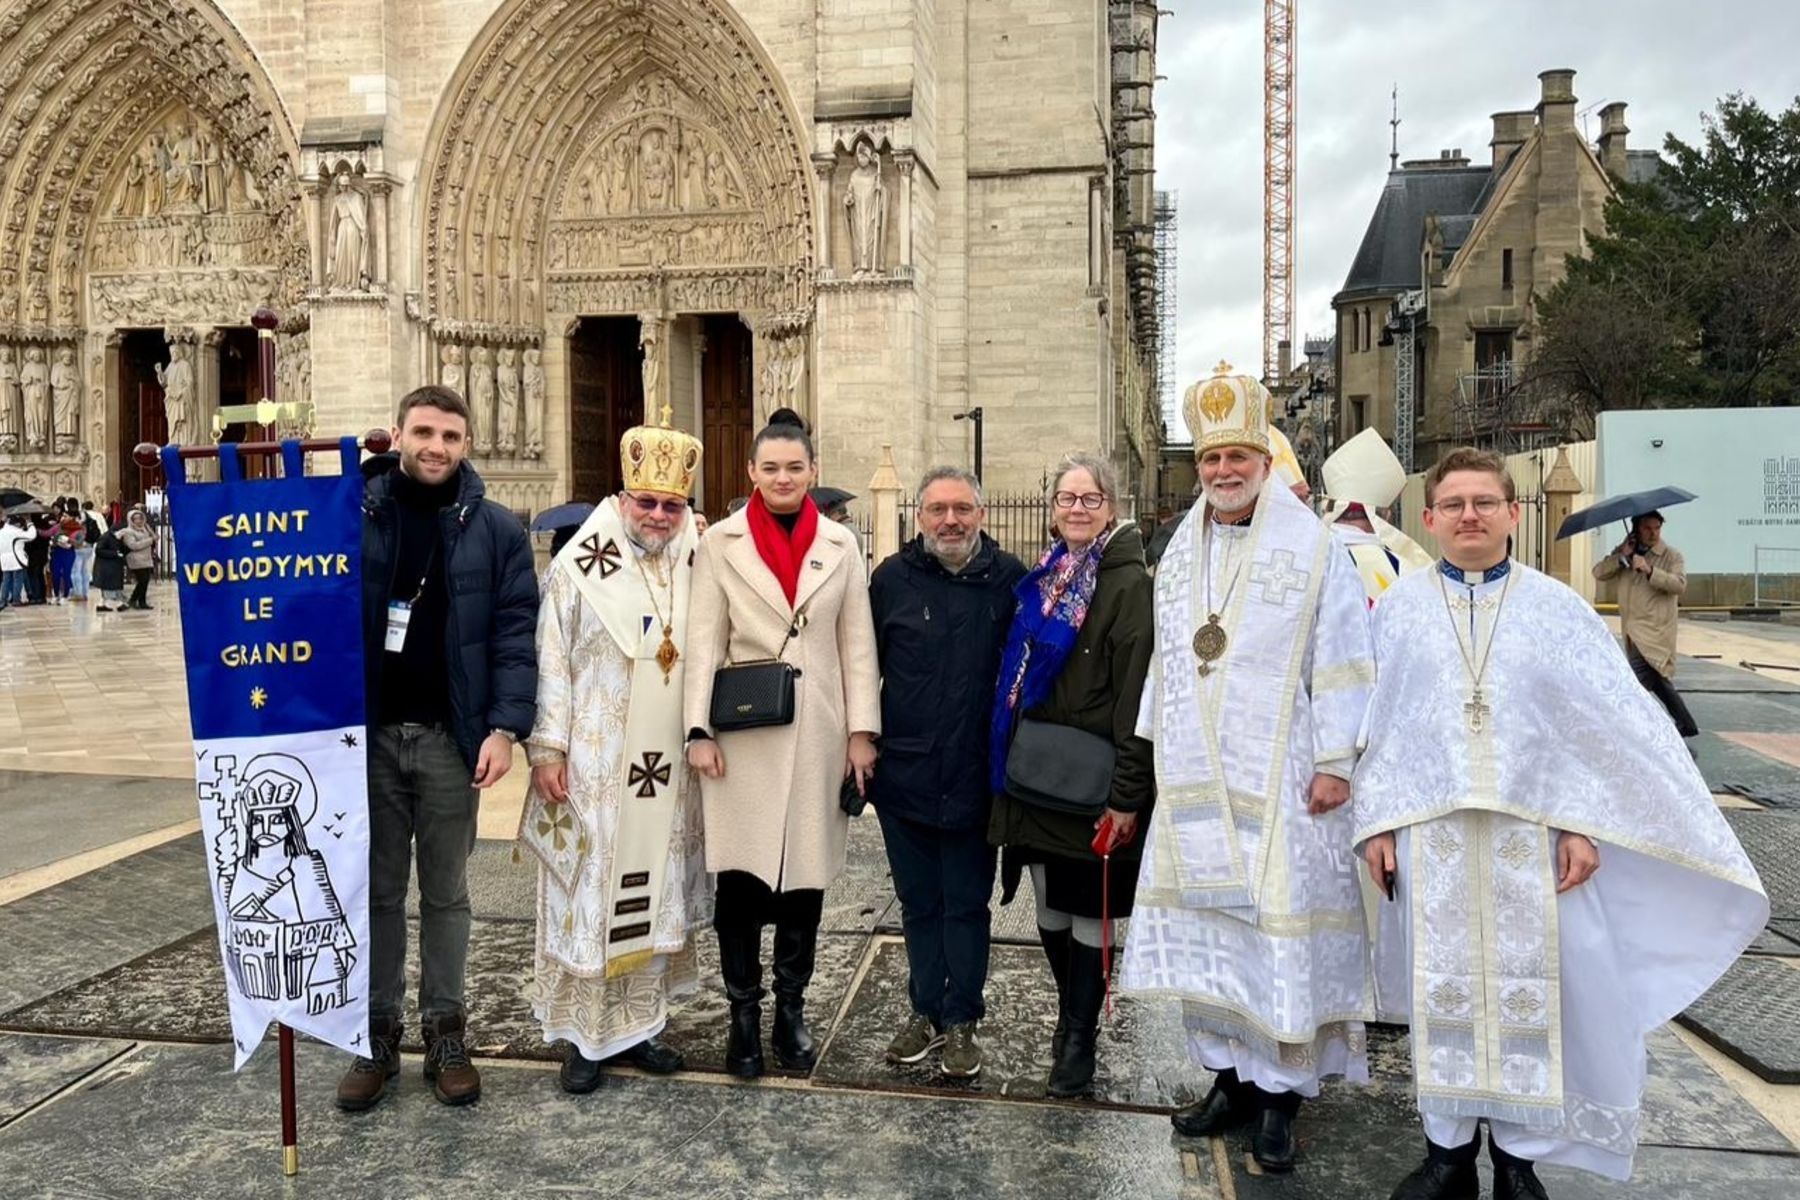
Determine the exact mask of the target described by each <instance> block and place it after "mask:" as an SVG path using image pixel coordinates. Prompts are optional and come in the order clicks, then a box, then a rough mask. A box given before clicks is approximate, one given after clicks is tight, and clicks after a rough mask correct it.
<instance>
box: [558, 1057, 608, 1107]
mask: <svg viewBox="0 0 1800 1200" xmlns="http://www.w3.org/2000/svg"><path fill="white" fill-rule="evenodd" d="M600 1066H601V1064H600V1063H599V1062H597V1061H595V1060H594V1059H591V1058H588V1057H587V1056H586V1055H584V1054H582V1052H581V1051H579V1050H577V1049H576V1048H575V1047H573V1046H570V1047H569V1052H568V1054H567V1055H565V1056H564V1057H563V1064H562V1070H560V1071H558V1072H557V1073H556V1081H557V1082H558V1083H560V1084H562V1090H563V1091H565V1092H567V1093H569V1094H570V1095H571V1096H585V1095H587V1094H588V1093H589V1092H591V1091H593V1090H594V1089H595V1088H597V1087H599V1086H600V1081H601V1080H603V1079H605V1078H606V1073H605V1072H604V1071H602V1070H601V1069H600Z"/></svg>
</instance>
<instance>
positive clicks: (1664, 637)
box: [1594, 512, 1700, 738]
mask: <svg viewBox="0 0 1800 1200" xmlns="http://www.w3.org/2000/svg"><path fill="white" fill-rule="evenodd" d="M1662 529H1663V515H1662V514H1661V513H1659V512H1647V513H1645V514H1643V515H1642V516H1640V517H1635V518H1633V519H1632V522H1631V532H1630V533H1628V534H1627V535H1626V536H1625V540H1624V541H1622V542H1620V543H1619V544H1618V545H1617V546H1614V547H1613V548H1612V553H1611V554H1608V555H1607V556H1606V557H1605V558H1603V559H1601V560H1600V561H1599V562H1597V563H1595V564H1594V578H1595V579H1598V580H1601V581H1602V582H1604V581H1605V580H1608V579H1616V580H1618V585H1617V586H1618V601H1619V631H1620V632H1621V633H1623V634H1624V635H1625V658H1626V661H1628V662H1630V663H1631V673H1632V674H1633V675H1636V676H1637V681H1638V682H1639V683H1640V684H1642V685H1643V687H1644V690H1645V691H1647V692H1649V693H1650V694H1651V695H1653V696H1655V697H1656V698H1657V700H1659V701H1661V702H1662V706H1663V708H1664V709H1666V710H1668V714H1669V718H1670V719H1671V720H1673V721H1674V722H1675V728H1676V729H1677V730H1679V731H1680V733H1681V736H1682V737H1684V738H1691V737H1696V736H1698V735H1699V733H1700V726H1699V725H1698V724H1696V723H1695V721H1694V714H1693V713H1691V712H1689V711H1688V706H1687V704H1686V702H1684V701H1683V700H1682V698H1681V693H1680V692H1677V691H1676V690H1675V630H1676V627H1677V625H1678V624H1679V621H1680V618H1681V593H1683V592H1685V591H1686V590H1687V563H1686V562H1685V561H1684V560H1683V559H1682V557H1681V551H1679V550H1677V549H1676V548H1675V547H1673V546H1671V545H1669V543H1667V542H1665V541H1663V536H1662Z"/></svg>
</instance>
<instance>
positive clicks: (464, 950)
mask: <svg viewBox="0 0 1800 1200" xmlns="http://www.w3.org/2000/svg"><path fill="white" fill-rule="evenodd" d="M468 433H469V406H468V404H467V403H465V402H464V400H463V398H462V397H461V396H460V395H458V394H457V393H456V392H454V391H452V390H450V389H449V388H443V387H437V386H435V385H428V386H426V387H422V388H419V389H417V390H415V391H412V392H409V393H408V394H407V395H406V397H405V398H404V399H402V400H401V401H400V413H399V416H398V418H397V419H396V421H395V426H394V449H395V450H396V451H397V453H395V454H385V455H379V456H377V457H375V458H372V459H370V460H369V462H367V463H365V464H364V466H363V474H364V476H365V478H366V479H367V483H366V486H365V489H364V493H363V518H364V520H363V577H362V578H363V604H362V608H363V611H362V618H363V647H364V661H365V664H366V669H367V677H366V679H365V681H364V682H365V686H366V688H367V691H368V725H369V931H370V941H371V943H372V945H371V948H370V954H369V1026H370V1028H369V1045H370V1051H369V1056H368V1057H362V1058H358V1059H356V1061H355V1062H354V1063H352V1064H351V1066H350V1069H349V1071H348V1072H346V1073H345V1075H344V1077H343V1079H342V1081H341V1082H340V1083H339V1084H338V1093H337V1103H338V1107H339V1108H342V1109H345V1110H346V1111H351V1112H360V1111H362V1110H364V1109H367V1108H370V1107H372V1106H373V1105H374V1104H375V1102H376V1101H378V1100H380V1099H381V1096H382V1092H383V1091H384V1090H385V1088H386V1086H387V1081H388V1080H389V1079H391V1078H392V1077H393V1076H395V1075H397V1074H398V1073H399V1071H400V1056H399V1051H400V1032H401V1022H400V1011H401V1005H402V1003H403V1001H404V1000H405V991H406V975H405V963H406V884H407V876H408V874H409V872H410V870H411V867H412V861H413V848H414V845H415V844H416V845H417V848H418V864H419V959H420V968H421V972H420V974H421V978H420V982H419V1017H420V1023H421V1026H422V1028H423V1031H424V1040H425V1077H426V1078H427V1079H429V1080H431V1081H432V1083H433V1090H434V1091H435V1092H436V1093H437V1098H438V1099H439V1100H441V1101H443V1102H444V1103H445V1104H467V1103H469V1102H470V1101H472V1100H476V1099H478V1098H479V1097H480V1095H481V1077H480V1076H479V1075H478V1074H477V1073H476V1071H475V1067H474V1066H473V1064H471V1063H470V1061H469V1055H468V1049H467V1046H466V1044H465V1040H464V1039H465V1034H464V1029H463V970H464V966H465V964H466V962H467V959H468V949H469V889H468V862H469V852H470V850H472V849H473V848H474V845H475V817H476V811H477V808H478V796H479V792H478V789H481V788H489V787H492V786H493V785H494V784H496V783H498V782H499V781H500V779H501V777H502V776H504V775H505V774H506V772H507V771H508V770H509V769H510V768H511V766H512V758H513V745H514V743H516V742H517V741H518V740H519V739H520V738H522V737H524V736H526V735H527V734H529V733H530V732H531V727H532V723H533V721H534V720H535V718H536V712H537V652H536V648H535V645H534V639H535V636H536V631H537V607H538V591H537V579H536V576H535V573H534V572H533V570H532V559H531V545H530V543H529V542H528V541H527V540H526V536H525V528H524V526H523V525H521V524H520V523H519V521H518V519H517V518H515V517H514V516H513V515H512V514H511V513H510V512H508V511H507V510H506V509H504V508H502V507H500V506H499V505H498V504H495V503H493V502H491V501H487V500H484V499H482V490H483V489H482V483H481V476H479V475H477V474H476V473H475V468H474V467H472V466H470V465H469V464H468V463H466V462H464V461H463V456H464V455H465V453H467V449H468Z"/></svg>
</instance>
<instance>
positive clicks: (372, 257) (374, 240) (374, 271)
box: [369, 179, 392, 292]
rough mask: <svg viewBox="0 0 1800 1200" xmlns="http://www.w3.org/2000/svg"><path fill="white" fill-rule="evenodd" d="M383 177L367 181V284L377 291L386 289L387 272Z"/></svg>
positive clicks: (386, 199)
mask: <svg viewBox="0 0 1800 1200" xmlns="http://www.w3.org/2000/svg"><path fill="white" fill-rule="evenodd" d="M391 190H392V189H391V188H390V187H389V185H388V183H387V181H386V180H385V179H372V180H370V181H369V195H370V198H371V199H372V200H373V203H372V204H371V205H370V206H369V210H370V212H369V286H370V287H371V288H373V289H374V290H375V291H377V292H381V291H386V290H387V282H388V279H389V278H390V275H389V272H388V192H389V191H391Z"/></svg>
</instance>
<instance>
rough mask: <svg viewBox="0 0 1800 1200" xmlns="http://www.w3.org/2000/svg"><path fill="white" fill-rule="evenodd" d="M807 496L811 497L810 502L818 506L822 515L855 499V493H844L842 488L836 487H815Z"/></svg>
mask: <svg viewBox="0 0 1800 1200" xmlns="http://www.w3.org/2000/svg"><path fill="white" fill-rule="evenodd" d="M807 494H808V495H810V496H811V497H812V502H813V503H814V504H816V505H818V506H819V511H820V512H824V513H828V512H830V511H831V510H832V509H834V508H837V507H838V506H840V505H844V504H848V503H850V502H851V501H852V500H854V499H856V493H855V492H846V491H845V490H844V489H843V488H838V487H816V488H813V489H812V491H810V492H809V493H807Z"/></svg>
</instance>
